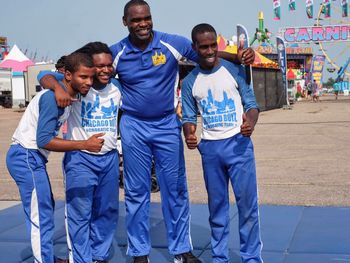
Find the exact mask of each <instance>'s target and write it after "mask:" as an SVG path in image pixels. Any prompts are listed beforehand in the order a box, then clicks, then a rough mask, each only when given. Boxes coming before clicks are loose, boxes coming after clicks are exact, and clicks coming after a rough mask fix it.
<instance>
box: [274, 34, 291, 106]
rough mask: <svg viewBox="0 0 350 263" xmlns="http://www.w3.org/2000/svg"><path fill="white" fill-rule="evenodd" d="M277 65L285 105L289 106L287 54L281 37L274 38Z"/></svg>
mask: <svg viewBox="0 0 350 263" xmlns="http://www.w3.org/2000/svg"><path fill="white" fill-rule="evenodd" d="M276 45H277V54H278V64H279V65H280V68H281V71H282V82H283V86H284V89H285V93H286V100H287V105H289V99H288V83H287V53H286V45H285V43H284V40H283V39H282V38H281V37H276Z"/></svg>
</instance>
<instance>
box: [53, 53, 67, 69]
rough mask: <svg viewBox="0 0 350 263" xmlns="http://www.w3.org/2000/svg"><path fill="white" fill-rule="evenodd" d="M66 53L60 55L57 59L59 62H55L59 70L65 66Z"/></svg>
mask: <svg viewBox="0 0 350 263" xmlns="http://www.w3.org/2000/svg"><path fill="white" fill-rule="evenodd" d="M66 57H67V56H66V55H64V56H62V57H60V58H59V59H58V60H57V63H56V64H55V68H56V69H57V70H59V69H61V68H64V61H65V60H66Z"/></svg>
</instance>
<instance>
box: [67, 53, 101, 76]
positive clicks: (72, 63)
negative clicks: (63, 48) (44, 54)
mask: <svg viewBox="0 0 350 263" xmlns="http://www.w3.org/2000/svg"><path fill="white" fill-rule="evenodd" d="M64 63H65V64H64V67H65V70H68V71H69V72H70V73H72V74H73V73H75V72H77V71H78V70H79V67H80V66H84V67H87V68H93V67H95V66H94V63H93V61H92V58H91V56H89V55H87V54H84V53H78V52H73V53H72V54H70V55H68V56H67V57H66V59H65V61H64Z"/></svg>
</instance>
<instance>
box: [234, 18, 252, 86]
mask: <svg viewBox="0 0 350 263" xmlns="http://www.w3.org/2000/svg"><path fill="white" fill-rule="evenodd" d="M241 42H243V43H242V44H243V48H248V47H249V35H248V31H247V29H246V28H245V27H244V26H243V25H239V24H238V25H237V51H238V47H239V46H240V45H241ZM245 74H246V76H245V79H246V82H247V84H248V85H250V86H251V87H252V88H253V75H252V67H251V66H245Z"/></svg>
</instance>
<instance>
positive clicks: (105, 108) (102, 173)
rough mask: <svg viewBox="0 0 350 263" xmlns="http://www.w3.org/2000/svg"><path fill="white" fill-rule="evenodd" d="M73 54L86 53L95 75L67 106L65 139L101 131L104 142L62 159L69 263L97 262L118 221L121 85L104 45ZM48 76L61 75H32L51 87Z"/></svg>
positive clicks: (91, 45) (53, 82)
mask: <svg viewBox="0 0 350 263" xmlns="http://www.w3.org/2000/svg"><path fill="white" fill-rule="evenodd" d="M75 53H84V54H88V55H89V56H91V57H92V59H93V62H94V65H95V68H96V75H95V77H94V81H93V85H92V88H91V89H90V91H89V93H88V94H87V95H86V96H85V97H82V98H81V100H80V101H78V102H75V103H73V104H72V112H71V115H70V116H69V118H68V120H67V124H68V130H67V135H66V137H67V139H68V140H69V139H71V140H77V139H84V138H86V137H89V136H91V135H92V134H97V133H104V136H103V139H104V144H103V147H102V149H101V151H99V152H98V153H93V152H89V151H71V152H68V153H66V154H65V157H64V161H63V166H64V167H63V168H64V172H65V180H66V204H67V227H68V228H67V233H68V237H67V243H68V247H69V252H70V253H69V262H71V263H86V262H93V263H103V262H107V261H106V260H107V258H108V257H109V249H110V247H111V244H112V241H113V235H114V232H115V229H116V227H117V221H118V202H119V158H118V152H117V132H118V130H117V128H118V126H117V118H118V111H119V106H120V101H121V86H120V84H119V81H118V80H117V79H114V78H111V77H112V74H113V72H114V70H113V66H112V55H111V51H110V50H109V47H108V46H107V45H106V44H104V43H101V42H91V43H88V44H87V45H85V46H84V47H82V48H80V49H78V50H77V51H75ZM48 74H49V75H48ZM51 75H53V76H51ZM43 76H46V77H45V78H44V77H43ZM54 77H56V78H57V79H59V78H60V77H61V76H60V75H59V74H57V73H49V72H42V73H41V74H40V75H39V77H38V78H39V79H42V81H41V84H42V85H43V86H45V87H55V86H56V85H57V81H56V80H55V79H54Z"/></svg>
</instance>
